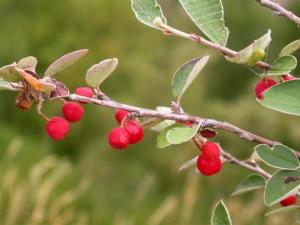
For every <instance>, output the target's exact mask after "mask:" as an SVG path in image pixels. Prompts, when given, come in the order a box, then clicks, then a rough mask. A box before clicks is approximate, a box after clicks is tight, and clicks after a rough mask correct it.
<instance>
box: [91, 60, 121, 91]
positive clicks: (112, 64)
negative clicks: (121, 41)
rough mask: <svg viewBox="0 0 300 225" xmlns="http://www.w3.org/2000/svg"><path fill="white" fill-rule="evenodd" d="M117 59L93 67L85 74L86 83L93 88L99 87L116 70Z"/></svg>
mask: <svg viewBox="0 0 300 225" xmlns="http://www.w3.org/2000/svg"><path fill="white" fill-rule="evenodd" d="M118 63H119V61H118V59H117V58H114V59H106V60H103V61H101V62H99V63H98V64H96V65H93V66H92V67H91V68H90V69H89V70H88V71H87V73H86V82H87V84H88V85H90V86H91V87H93V88H97V87H99V85H100V84H101V83H102V82H103V81H104V80H105V79H106V78H107V77H109V75H110V74H111V73H112V72H113V71H114V70H115V69H116V68H117V66H118Z"/></svg>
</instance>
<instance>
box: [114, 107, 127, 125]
mask: <svg viewBox="0 0 300 225" xmlns="http://www.w3.org/2000/svg"><path fill="white" fill-rule="evenodd" d="M128 113H129V112H128V111H126V110H122V109H118V110H117V111H116V112H115V119H116V120H117V121H118V123H119V124H121V123H122V120H123V119H124V117H125V116H127V115H128Z"/></svg>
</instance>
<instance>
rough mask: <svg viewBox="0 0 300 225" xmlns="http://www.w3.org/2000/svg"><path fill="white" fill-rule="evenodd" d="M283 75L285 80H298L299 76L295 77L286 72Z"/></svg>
mask: <svg viewBox="0 0 300 225" xmlns="http://www.w3.org/2000/svg"><path fill="white" fill-rule="evenodd" d="M281 77H282V79H283V80H284V81H289V80H297V77H294V76H293V75H291V74H285V75H282V76H281Z"/></svg>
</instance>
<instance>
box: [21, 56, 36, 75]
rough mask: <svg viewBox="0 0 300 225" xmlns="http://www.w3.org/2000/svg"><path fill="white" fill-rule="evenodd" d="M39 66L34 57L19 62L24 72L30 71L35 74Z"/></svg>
mask: <svg viewBox="0 0 300 225" xmlns="http://www.w3.org/2000/svg"><path fill="white" fill-rule="evenodd" d="M36 65H37V59H36V58H35V57H33V56H28V57H26V58H23V59H21V60H20V61H19V62H18V67H19V68H21V69H24V70H30V71H33V72H35V68H36Z"/></svg>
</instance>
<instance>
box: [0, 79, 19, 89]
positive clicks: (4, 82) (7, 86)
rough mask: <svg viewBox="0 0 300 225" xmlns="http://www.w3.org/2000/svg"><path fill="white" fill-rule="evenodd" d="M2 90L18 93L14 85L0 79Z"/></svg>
mask: <svg viewBox="0 0 300 225" xmlns="http://www.w3.org/2000/svg"><path fill="white" fill-rule="evenodd" d="M0 90H6V91H17V89H16V88H14V87H13V86H12V83H10V82H8V81H5V80H2V79H0Z"/></svg>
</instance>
